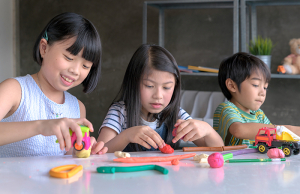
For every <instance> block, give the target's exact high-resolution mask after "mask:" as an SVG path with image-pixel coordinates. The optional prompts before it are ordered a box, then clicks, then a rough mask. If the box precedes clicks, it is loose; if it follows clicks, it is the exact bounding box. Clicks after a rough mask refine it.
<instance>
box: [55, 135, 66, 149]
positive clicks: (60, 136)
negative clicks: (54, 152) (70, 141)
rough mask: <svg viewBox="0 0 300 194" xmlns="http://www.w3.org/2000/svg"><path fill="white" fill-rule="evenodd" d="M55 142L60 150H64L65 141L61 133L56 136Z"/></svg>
mask: <svg viewBox="0 0 300 194" xmlns="http://www.w3.org/2000/svg"><path fill="white" fill-rule="evenodd" d="M56 137H57V141H58V143H59V147H60V149H61V150H64V149H65V141H64V138H63V136H62V134H61V133H58V134H56Z"/></svg>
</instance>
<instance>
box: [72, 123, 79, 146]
mask: <svg viewBox="0 0 300 194" xmlns="http://www.w3.org/2000/svg"><path fill="white" fill-rule="evenodd" d="M70 129H71V130H72V131H73V132H74V133H75V134H76V137H77V139H76V143H77V145H81V142H82V132H81V128H80V126H79V125H78V124H77V123H75V122H72V123H71V124H70Z"/></svg>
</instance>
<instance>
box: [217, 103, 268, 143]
mask: <svg viewBox="0 0 300 194" xmlns="http://www.w3.org/2000/svg"><path fill="white" fill-rule="evenodd" d="M234 122H240V123H263V124H271V123H270V121H269V119H268V118H267V116H266V115H265V113H264V112H263V111H262V110H261V109H258V110H257V111H250V114H249V113H246V112H245V111H242V110H241V109H239V108H238V107H237V106H235V105H234V104H233V103H231V102H229V101H227V102H223V103H221V104H220V105H219V106H218V107H217V109H216V110H215V113H214V119H213V127H214V129H215V130H216V131H217V132H218V133H219V135H220V136H221V137H222V139H223V141H224V142H225V139H226V136H227V132H228V129H229V127H230V125H231V124H232V123H234ZM253 142H254V140H249V139H238V138H236V137H234V136H233V135H232V136H231V138H230V141H229V143H228V145H240V144H246V145H248V146H249V145H252V144H253Z"/></svg>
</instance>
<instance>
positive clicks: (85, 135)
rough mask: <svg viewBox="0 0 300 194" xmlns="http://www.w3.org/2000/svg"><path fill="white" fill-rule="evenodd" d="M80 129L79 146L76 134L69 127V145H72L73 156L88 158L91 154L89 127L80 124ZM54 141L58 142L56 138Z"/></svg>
mask: <svg viewBox="0 0 300 194" xmlns="http://www.w3.org/2000/svg"><path fill="white" fill-rule="evenodd" d="M80 129H81V132H82V142H81V145H80V146H79V145H77V143H76V139H77V136H76V134H75V133H74V132H73V131H72V130H71V129H69V133H70V136H71V145H72V147H74V149H73V153H72V155H73V157H78V158H88V157H89V156H90V154H91V137H90V128H88V127H86V126H83V125H80ZM56 143H58V140H56Z"/></svg>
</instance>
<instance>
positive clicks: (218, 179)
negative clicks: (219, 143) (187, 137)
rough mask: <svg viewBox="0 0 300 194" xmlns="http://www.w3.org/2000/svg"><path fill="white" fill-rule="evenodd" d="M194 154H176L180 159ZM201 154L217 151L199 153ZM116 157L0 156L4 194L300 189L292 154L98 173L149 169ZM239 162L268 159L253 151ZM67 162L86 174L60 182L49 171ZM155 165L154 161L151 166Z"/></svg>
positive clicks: (299, 160) (297, 160) (299, 170)
mask: <svg viewBox="0 0 300 194" xmlns="http://www.w3.org/2000/svg"><path fill="white" fill-rule="evenodd" d="M187 153H190V152H182V151H180V150H178V151H176V152H175V153H174V154H175V155H181V154H187ZM195 153H197V154H201V153H207V154H210V153H212V152H195ZM131 156H132V157H144V156H167V155H165V154H162V153H160V152H135V153H131ZM114 158H115V156H114V155H113V154H105V155H101V156H91V157H89V158H87V159H83V158H72V156H62V157H61V156H55V157H24V158H0V189H1V190H0V193H5V194H6V193H30V194H32V193H42V194H46V193H63V194H67V193H72V194H77V193H118V194H121V193H130V194H133V193H155V194H157V193H180V194H190V193H197V194H203V193H230V194H232V193H239V194H241V193H251V194H254V193H272V194H274V193H280V194H282V193H297V192H298V191H299V185H300V182H299V180H300V179H299V178H300V155H297V156H295V155H292V156H291V157H289V158H287V161H286V162H278V163H275V162H261V163H225V164H224V166H223V167H222V168H217V169H213V168H210V167H209V165H208V164H199V163H197V162H195V161H193V160H192V158H189V159H183V160H180V163H179V165H177V166H173V165H171V163H170V162H158V163H155V164H158V165H161V166H163V167H165V168H167V169H168V170H169V174H167V175H164V174H162V173H160V172H158V171H154V170H150V171H140V172H127V173H124V172H123V173H115V174H101V173H97V171H96V168H97V167H99V166H134V165H146V164H145V163H139V164H126V163H117V162H113V161H112V160H113V159H114ZM234 158H235V159H236V158H267V155H266V154H260V153H253V154H245V155H239V156H235V157H234ZM67 164H81V165H83V174H82V176H80V177H78V176H75V177H72V178H69V179H58V178H52V177H50V176H49V174H48V173H49V170H50V169H51V168H53V167H56V166H61V165H67ZM147 164H149V163H147Z"/></svg>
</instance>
